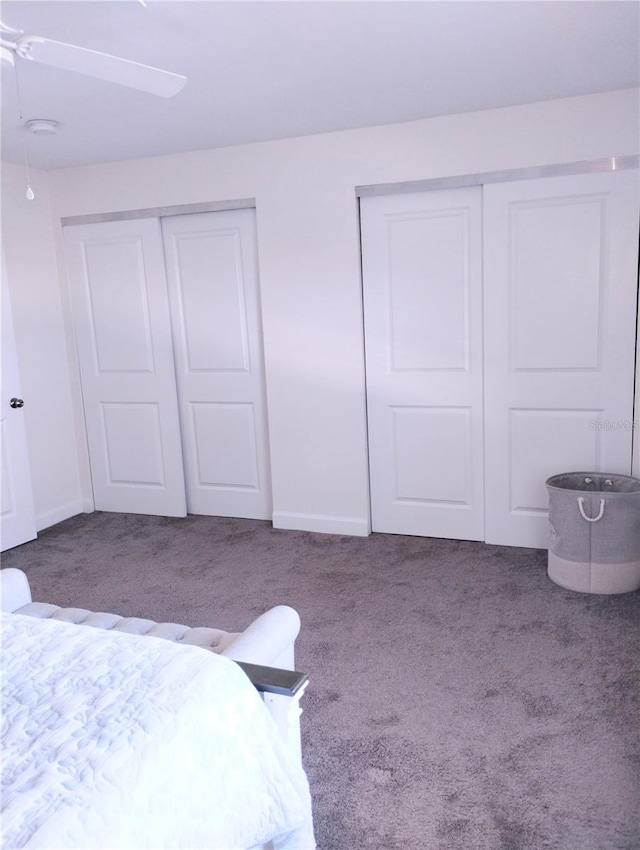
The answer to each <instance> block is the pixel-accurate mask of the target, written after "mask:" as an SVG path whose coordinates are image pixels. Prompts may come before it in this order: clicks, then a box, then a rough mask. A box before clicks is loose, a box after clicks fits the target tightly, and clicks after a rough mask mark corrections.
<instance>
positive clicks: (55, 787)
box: [1, 613, 314, 850]
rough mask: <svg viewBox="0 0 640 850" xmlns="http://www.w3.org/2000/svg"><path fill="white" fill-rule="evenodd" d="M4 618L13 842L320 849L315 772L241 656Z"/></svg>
mask: <svg viewBox="0 0 640 850" xmlns="http://www.w3.org/2000/svg"><path fill="white" fill-rule="evenodd" d="M1 625H2V632H3V635H2V642H3V647H2V648H3V675H2V698H3V706H2V707H3V716H2V724H3V728H2V734H3V738H2V740H3V755H2V776H3V792H2V807H3V813H2V832H3V844H2V846H3V847H4V848H7V850H8V848H11V850H13V848H19V847H28V848H47V850H53V848H83V850H88V848H109V850H124V848H135V850H143V848H169V847H172V848H185V850H196V848H216V850H236V848H243V850H244V848H248V847H252V846H253V845H260V844H262V843H265V842H267V841H269V840H274V846H275V847H296V848H297V847H313V846H314V845H313V841H312V839H310V838H309V836H310V835H311V829H310V823H311V806H310V798H309V791H308V785H307V782H306V777H305V775H304V772H303V771H302V769H301V768H300V767H299V766H297V765H295V764H293V763H292V760H291V759H290V758H289V755H288V753H287V751H286V750H285V748H284V746H283V745H282V742H281V740H280V738H279V735H278V732H277V729H276V727H275V724H274V723H273V721H272V719H271V717H270V715H269V713H268V711H267V710H266V708H265V706H264V705H263V703H262V700H261V699H260V697H259V695H258V693H257V691H256V690H255V689H254V688H253V687H252V685H251V684H250V683H249V680H248V679H247V678H246V676H245V675H244V674H243V673H242V671H241V670H240V669H239V668H238V667H237V666H236V665H235V664H234V663H233V662H232V661H229V660H228V659H226V658H223V657H220V656H217V655H214V654H212V653H209V652H205V651H203V650H202V649H199V648H196V647H190V646H179V645H177V644H173V643H171V642H169V641H166V640H162V639H161V638H151V637H141V636H138V635H129V634H123V633H114V632H105V631H102V630H99V629H93V628H90V627H86V626H84V627H83V626H76V625H71V624H68V623H61V622H58V621H55V620H40V619H35V618H33V617H28V616H23V615H20V614H7V613H2V620H1ZM305 836H306V837H305Z"/></svg>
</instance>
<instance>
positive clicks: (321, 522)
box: [272, 511, 371, 537]
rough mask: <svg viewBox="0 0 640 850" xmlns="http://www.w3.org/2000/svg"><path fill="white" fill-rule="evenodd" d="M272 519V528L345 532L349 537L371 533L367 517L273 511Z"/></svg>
mask: <svg viewBox="0 0 640 850" xmlns="http://www.w3.org/2000/svg"><path fill="white" fill-rule="evenodd" d="M272 521H273V527H274V528H286V529H288V530H290V531H317V532H319V533H320V534H347V535H349V536H351V537H368V536H369V535H370V534H371V525H370V523H369V520H368V519H356V518H353V517H339V516H322V515H321V514H293V513H285V512H284V511H274V512H273V516H272Z"/></svg>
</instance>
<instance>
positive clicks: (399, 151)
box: [33, 90, 638, 533]
mask: <svg viewBox="0 0 640 850" xmlns="http://www.w3.org/2000/svg"><path fill="white" fill-rule="evenodd" d="M637 153H638V92H637V91H636V90H625V91H621V92H613V93H606V94H600V95H592V96H587V97H578V98H569V99H565V100H559V101H551V102H546V103H539V104H533V105H528V106H519V107H512V108H508V109H498V110H491V111H487V112H480V113H470V114H464V115H455V116H447V117H443V118H434V119H429V120H425V121H418V122H411V123H408V124H399V125H391V126H385V127H376V128H370V129H364V130H353V131H345V132H339V133H331V134H326V135H319V136H312V137H306V138H298V139H289V140H283V141H275V142H268V143H260V144H254V145H246V146H239V147H235V148H226V149H222V150H210V151H201V152H197V153H187V154H182V155H176V156H171V157H157V158H152V159H146V160H138V161H131V162H127V163H117V164H108V165H102V166H91V167H85V168H73V169H63V170H60V171H57V172H54V173H53V174H52V175H51V186H52V198H53V204H54V208H55V215H56V217H57V216H73V215H83V214H90V213H102V212H118V211H122V210H128V209H139V208H146V207H156V206H165V205H174V204H190V203H196V202H207V201H209V202H212V201H223V200H229V199H238V198H248V197H253V198H255V199H256V205H257V220H258V242H259V245H258V248H259V261H260V280H261V291H262V302H263V319H264V339H265V359H266V371H267V397H268V407H269V422H270V425H269V427H270V440H271V456H272V464H273V470H272V472H273V491H274V493H273V495H274V510H275V517H274V519H275V522H276V524H277V525H281V526H284V527H287V526H290V527H298V528H308V529H317V530H325V531H337V532H341V531H344V532H345V533H366V532H367V530H368V521H369V520H368V474H367V446H366V427H365V386H364V365H363V331H362V303H361V281H360V260H359V233H358V210H357V201H356V197H355V192H354V187H355V186H358V185H368V184H375V183H388V182H401V181H412V180H423V179H428V178H433V177H447V176H453V175H460V174H469V173H475V172H483V171H493V170H501V169H508V168H520V167H526V166H536V165H545V164H551V163H562V162H574V161H580V160H589V159H597V158H601V157H608V156H622V155H629V154H637ZM56 239H57V240H58V249H60V234H59V233H58V234H57V236H56ZM51 285H53V283H52V284H51ZM63 285H64V284H63ZM33 341H34V343H35V342H36V341H35V340H33ZM85 473H86V470H85ZM85 480H86V478H85Z"/></svg>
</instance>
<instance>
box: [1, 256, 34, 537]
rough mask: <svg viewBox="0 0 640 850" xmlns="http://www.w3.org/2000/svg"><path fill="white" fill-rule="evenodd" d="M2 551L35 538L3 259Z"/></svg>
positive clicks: (9, 304)
mask: <svg viewBox="0 0 640 850" xmlns="http://www.w3.org/2000/svg"><path fill="white" fill-rule="evenodd" d="M0 397H1V402H0V464H1V466H0V476H1V477H0V519H1V523H0V550H1V551H2V552H4V551H5V550H6V549H11V548H12V547H14V546H19V545H20V544H21V543H26V542H27V541H28V540H33V539H34V538H35V537H36V519H35V511H34V506H33V493H32V485H31V472H30V468H29V452H28V447H27V432H26V427H25V421H24V410H23V406H22V405H23V402H24V400H23V398H22V393H21V390H20V376H19V374H18V358H17V356H16V349H15V340H14V334H13V321H12V317H11V302H10V300H9V291H8V285H7V274H6V269H5V263H4V256H3V257H2V387H1V388H0Z"/></svg>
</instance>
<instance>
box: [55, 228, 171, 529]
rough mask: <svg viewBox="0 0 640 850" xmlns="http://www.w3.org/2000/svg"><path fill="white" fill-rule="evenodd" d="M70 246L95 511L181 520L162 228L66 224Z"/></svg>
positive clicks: (71, 280) (66, 238) (67, 242)
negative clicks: (178, 518) (151, 515)
mask: <svg viewBox="0 0 640 850" xmlns="http://www.w3.org/2000/svg"><path fill="white" fill-rule="evenodd" d="M65 243H66V251H67V268H68V273H69V284H70V288H71V296H72V304H73V313H74V323H75V328H76V339H77V348H78V357H79V361H80V372H81V378H82V392H83V396H84V411H85V421H86V427H87V438H88V443H89V455H90V463H91V476H92V480H93V493H94V501H95V507H96V509H97V510H103V511H116V512H125V513H128V512H130V513H140V514H158V515H161V516H184V515H185V514H186V501H185V490H184V471H183V466H182V452H181V443H180V426H179V418H178V406H177V398H176V385H175V373H174V367H173V352H172V347H171V326H170V319H169V304H168V297H167V285H166V276H165V267H164V256H163V250H162V235H161V231H160V224H159V222H158V221H157V220H156V219H142V220H132V221H118V222H105V223H100V224H87V225H79V226H73V227H67V228H65Z"/></svg>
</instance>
